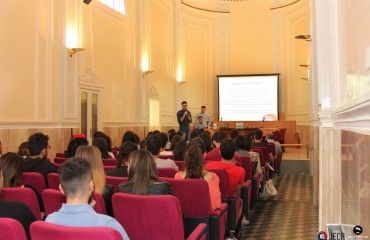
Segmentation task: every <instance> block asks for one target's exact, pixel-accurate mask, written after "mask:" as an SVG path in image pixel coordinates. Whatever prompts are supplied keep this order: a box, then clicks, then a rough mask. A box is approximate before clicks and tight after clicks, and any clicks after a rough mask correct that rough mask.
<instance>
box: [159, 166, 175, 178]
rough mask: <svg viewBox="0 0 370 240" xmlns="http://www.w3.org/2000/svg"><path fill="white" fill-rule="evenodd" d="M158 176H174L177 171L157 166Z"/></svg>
mask: <svg viewBox="0 0 370 240" xmlns="http://www.w3.org/2000/svg"><path fill="white" fill-rule="evenodd" d="M157 171H158V177H166V178H174V177H175V175H176V173H177V171H176V169H174V168H158V169H157Z"/></svg>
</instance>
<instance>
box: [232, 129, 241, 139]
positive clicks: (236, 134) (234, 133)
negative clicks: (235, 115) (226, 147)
mask: <svg viewBox="0 0 370 240" xmlns="http://www.w3.org/2000/svg"><path fill="white" fill-rule="evenodd" d="M238 135H239V132H238V130H236V129H233V130H231V131H230V138H231V139H235V138H236V137H237V136H238Z"/></svg>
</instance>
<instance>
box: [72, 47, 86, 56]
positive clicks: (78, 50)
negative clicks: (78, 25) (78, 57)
mask: <svg viewBox="0 0 370 240" xmlns="http://www.w3.org/2000/svg"><path fill="white" fill-rule="evenodd" d="M84 50H85V49H84V48H68V54H69V56H70V57H72V56H73V55H74V54H76V53H78V52H81V51H84Z"/></svg>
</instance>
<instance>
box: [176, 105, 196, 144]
mask: <svg viewBox="0 0 370 240" xmlns="http://www.w3.org/2000/svg"><path fill="white" fill-rule="evenodd" d="M181 107H182V109H181V110H179V111H178V112H177V122H178V123H179V125H180V129H179V130H180V132H181V135H182V139H183V140H186V141H188V140H189V133H190V126H189V123H191V122H192V121H193V120H192V119H191V113H190V112H189V111H188V103H187V102H186V101H182V102H181Z"/></svg>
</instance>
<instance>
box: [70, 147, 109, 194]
mask: <svg viewBox="0 0 370 240" xmlns="http://www.w3.org/2000/svg"><path fill="white" fill-rule="evenodd" d="M75 156H76V157H80V158H83V159H86V160H87V161H88V162H89V163H90V167H91V171H92V174H93V179H94V185H95V191H96V192H98V193H100V194H101V193H103V190H104V187H105V172H104V167H103V161H102V159H101V156H100V151H99V149H98V148H97V147H94V146H87V145H83V146H79V147H78V148H77V151H76V155H75Z"/></svg>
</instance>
